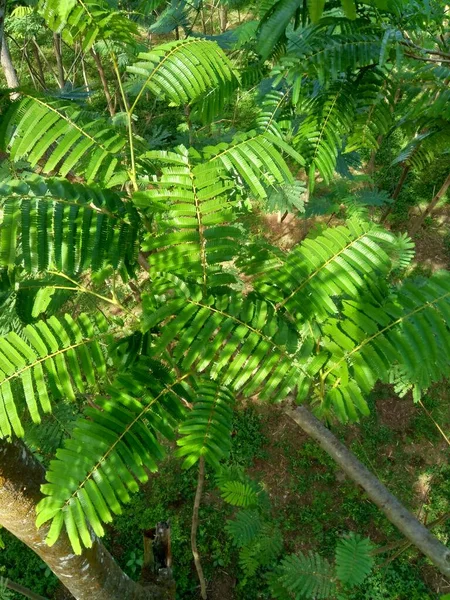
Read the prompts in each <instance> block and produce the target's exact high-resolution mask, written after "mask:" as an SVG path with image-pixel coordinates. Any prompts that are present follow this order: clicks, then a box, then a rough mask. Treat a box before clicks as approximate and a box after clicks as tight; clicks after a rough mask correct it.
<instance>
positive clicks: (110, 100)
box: [91, 48, 116, 117]
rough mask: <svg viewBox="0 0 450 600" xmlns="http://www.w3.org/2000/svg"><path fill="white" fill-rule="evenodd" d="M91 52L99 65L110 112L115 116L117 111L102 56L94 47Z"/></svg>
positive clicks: (98, 69) (99, 72)
mask: <svg viewBox="0 0 450 600" xmlns="http://www.w3.org/2000/svg"><path fill="white" fill-rule="evenodd" d="M91 54H92V58H93V59H94V62H95V65H96V67H97V71H98V74H99V77H100V81H101V82H102V86H103V93H104V94H105V98H106V103H107V105H108V110H109V114H110V115H111V116H112V117H114V115H115V114H116V111H115V109H114V104H113V102H112V99H111V94H110V92H109V87H108V82H107V81H106V75H105V71H104V69H103V65H102V61H101V58H100V56H99V55H98V54H97V52H96V51H95V50H94V48H92V50H91Z"/></svg>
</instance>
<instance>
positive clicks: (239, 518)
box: [218, 469, 283, 581]
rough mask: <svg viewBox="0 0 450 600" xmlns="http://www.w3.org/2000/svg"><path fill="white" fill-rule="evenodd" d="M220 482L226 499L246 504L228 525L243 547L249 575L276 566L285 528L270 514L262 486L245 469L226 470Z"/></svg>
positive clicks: (242, 563) (241, 559)
mask: <svg viewBox="0 0 450 600" xmlns="http://www.w3.org/2000/svg"><path fill="white" fill-rule="evenodd" d="M227 477H229V480H228V481H226V479H227ZM218 485H219V489H220V490H221V492H222V498H223V499H224V500H225V502H228V503H229V504H232V505H234V506H242V507H244V508H243V510H239V511H238V512H237V513H236V515H235V518H234V519H232V520H229V521H228V522H227V524H226V526H225V529H226V531H227V533H228V535H229V536H230V538H231V540H232V542H233V544H234V545H235V546H237V547H238V548H239V565H240V567H241V569H242V571H243V573H244V577H245V579H247V578H250V577H253V576H254V575H255V574H256V572H257V571H258V569H259V568H261V567H265V568H268V567H270V566H272V564H273V563H274V561H275V560H276V559H277V558H278V556H279V555H280V553H281V550H282V547H283V538H282V535H281V532H280V530H279V528H278V526H277V525H276V524H275V523H273V522H272V520H271V519H270V517H269V516H268V514H266V511H265V506H264V494H263V493H262V489H261V487H259V486H258V484H257V483H256V482H254V481H253V480H251V479H250V478H249V477H247V476H246V475H245V474H244V473H243V472H241V471H239V470H238V471H237V472H236V471H234V470H233V469H231V470H229V471H227V470H225V471H223V472H222V474H219V476H218ZM244 581H245V580H244Z"/></svg>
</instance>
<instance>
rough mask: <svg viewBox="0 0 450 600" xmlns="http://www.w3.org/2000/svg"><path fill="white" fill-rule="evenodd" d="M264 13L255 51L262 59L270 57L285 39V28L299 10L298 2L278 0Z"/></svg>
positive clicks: (296, 0)
mask: <svg viewBox="0 0 450 600" xmlns="http://www.w3.org/2000/svg"><path fill="white" fill-rule="evenodd" d="M271 4H272V6H271V7H270V8H269V9H268V10H266V11H265V14H264V16H263V18H262V19H261V24H260V26H259V31H258V42H257V51H258V53H259V54H260V56H261V58H262V59H266V58H267V57H268V56H270V55H271V54H272V53H273V51H274V49H275V48H276V46H277V45H278V43H279V42H280V40H282V39H283V38H284V37H285V31H286V28H287V26H288V24H289V22H290V21H291V19H292V18H293V17H294V15H295V13H296V12H297V11H298V10H299V2H298V0H278V1H277V2H273V3H271Z"/></svg>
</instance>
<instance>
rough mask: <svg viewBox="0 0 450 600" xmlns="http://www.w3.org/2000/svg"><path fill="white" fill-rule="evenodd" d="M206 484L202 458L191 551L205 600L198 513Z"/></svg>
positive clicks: (195, 502)
mask: <svg viewBox="0 0 450 600" xmlns="http://www.w3.org/2000/svg"><path fill="white" fill-rule="evenodd" d="M204 482H205V458H204V457H203V456H201V457H200V460H199V463H198V482H197V491H196V492H195V500H194V510H193V513H192V529H191V549H192V555H193V557H194V562H195V568H196V569H197V575H198V579H199V581H200V593H201V596H202V598H203V600H206V598H207V595H206V582H205V576H204V575H203V569H202V563H201V561H200V555H199V553H198V549H197V529H198V511H199V508H200V501H201V498H202V492H203V484H204Z"/></svg>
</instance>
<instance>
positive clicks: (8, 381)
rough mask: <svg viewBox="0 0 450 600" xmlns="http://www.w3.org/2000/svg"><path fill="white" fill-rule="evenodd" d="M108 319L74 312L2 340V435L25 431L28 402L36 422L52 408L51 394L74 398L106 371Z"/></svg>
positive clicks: (0, 424) (0, 355)
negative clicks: (104, 339) (23, 415)
mask: <svg viewBox="0 0 450 600" xmlns="http://www.w3.org/2000/svg"><path fill="white" fill-rule="evenodd" d="M106 330H107V324H106V322H105V321H104V319H103V318H102V317H101V315H100V314H99V316H98V317H97V318H96V319H92V320H91V319H90V318H89V317H88V316H87V315H86V314H81V315H80V316H79V317H78V318H77V319H76V320H74V319H72V317H70V316H69V315H65V316H64V318H61V319H57V318H56V317H50V319H48V320H47V321H46V322H44V321H40V322H38V323H36V324H35V325H27V326H26V327H25V328H24V330H23V335H24V338H22V337H19V336H18V335H17V334H16V333H14V332H11V333H9V334H7V335H5V336H4V337H2V338H1V339H0V434H1V437H6V436H10V435H11V433H12V432H14V433H15V434H16V435H17V436H19V437H22V436H23V435H24V429H23V425H22V420H21V411H22V410H23V409H24V408H25V407H26V410H27V412H28V413H29V415H30V417H31V419H32V421H33V422H34V423H39V422H40V420H41V416H40V413H41V411H42V412H44V413H49V412H51V402H50V396H51V397H53V398H60V397H65V398H68V399H69V400H74V399H75V392H76V391H78V392H84V391H85V390H86V386H90V385H94V384H95V382H96V380H97V377H99V376H100V377H103V376H105V375H106V362H105V358H104V356H103V351H102V348H101V346H100V343H99V334H103V335H105V333H106Z"/></svg>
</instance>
